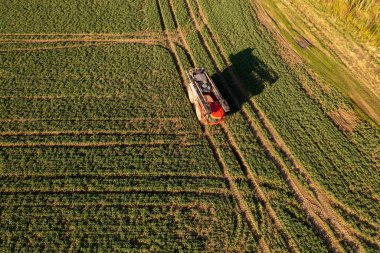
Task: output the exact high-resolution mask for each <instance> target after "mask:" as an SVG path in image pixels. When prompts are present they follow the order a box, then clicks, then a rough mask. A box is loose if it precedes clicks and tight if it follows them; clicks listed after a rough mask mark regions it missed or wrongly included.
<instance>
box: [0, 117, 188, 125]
mask: <svg viewBox="0 0 380 253" xmlns="http://www.w3.org/2000/svg"><path fill="white" fill-rule="evenodd" d="M180 120H181V118H57V119H51V118H0V123H28V122H38V121H95V122H96V121H123V122H129V123H136V122H144V121H145V122H171V123H178V124H180Z"/></svg>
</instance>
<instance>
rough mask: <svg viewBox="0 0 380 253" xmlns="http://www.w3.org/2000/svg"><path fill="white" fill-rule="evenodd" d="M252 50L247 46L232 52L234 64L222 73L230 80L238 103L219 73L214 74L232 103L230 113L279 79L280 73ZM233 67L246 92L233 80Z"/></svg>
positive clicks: (216, 81) (229, 83)
mask: <svg viewBox="0 0 380 253" xmlns="http://www.w3.org/2000/svg"><path fill="white" fill-rule="evenodd" d="M252 51H253V49H252V48H247V49H244V50H242V51H240V52H239V53H237V54H231V55H230V56H229V58H230V61H231V63H232V65H231V66H229V67H228V68H226V69H224V70H223V72H222V73H221V74H222V76H223V77H224V78H225V79H226V81H227V82H228V86H229V88H230V90H232V92H233V95H234V96H235V97H236V99H237V100H238V104H235V103H234V102H233V99H232V98H231V94H229V92H228V90H227V89H226V88H225V87H224V85H223V83H222V82H221V80H220V78H219V76H218V75H217V74H214V75H213V76H212V79H213V80H214V81H215V83H216V85H217V86H218V88H219V89H220V90H221V92H222V94H223V96H224V97H225V98H226V99H227V101H228V103H229V104H230V107H231V112H230V113H235V112H238V111H239V110H240V109H241V107H242V105H243V104H244V103H245V102H247V101H248V100H249V99H250V98H251V97H252V96H256V95H258V94H260V93H261V92H263V90H264V88H265V85H271V84H273V83H275V82H276V81H277V80H278V75H277V74H276V73H275V72H274V71H273V70H272V69H271V68H270V67H269V66H267V65H266V64H265V63H264V62H263V61H262V60H260V59H259V58H257V57H256V56H255V55H253V54H252ZM231 69H232V70H233V72H234V73H235V74H236V75H237V77H238V78H239V79H240V80H241V81H242V83H243V85H244V88H245V93H244V94H243V93H242V92H241V91H240V90H239V88H238V87H237V84H236V83H234V82H233V79H232V77H231V74H230V72H231Z"/></svg>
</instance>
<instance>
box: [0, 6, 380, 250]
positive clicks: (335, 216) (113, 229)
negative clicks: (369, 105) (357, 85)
mask: <svg viewBox="0 0 380 253" xmlns="http://www.w3.org/2000/svg"><path fill="white" fill-rule="evenodd" d="M3 7H4V8H3ZM256 7H257V6H256V5H255V4H254V3H253V1H246V0H237V1H227V0H222V1H220V0H218V1H216V0H210V1H206V0H157V1H153V0H149V1H142V0H139V1H133V3H129V2H126V1H84V2H81V3H77V2H75V1H63V2H62V1H61V2H59V1H42V2H40V3H37V2H30V1H7V2H6V1H3V2H2V3H0V10H1V11H2V13H1V18H0V20H1V21H3V24H4V25H3V26H2V27H1V28H0V33H1V34H0V37H1V39H2V41H3V42H5V43H2V44H0V202H1V204H0V249H1V250H2V251H11V252H19V251H25V252H29V251H38V252H45V251H49V252H52V251H53V252H71V251H80V252H93V251H97V252H110V251H112V252H257V251H258V250H261V251H267V250H270V251H273V252H328V251H329V250H336V251H355V250H356V249H357V248H359V249H363V250H365V251H368V252H371V251H373V252H375V251H376V250H377V249H379V244H378V242H377V241H376V239H377V238H378V231H379V227H380V216H379V213H378V212H377V210H379V208H380V202H379V201H378V200H379V196H380V188H379V185H378V182H379V180H380V174H379V172H378V165H379V160H378V154H379V152H378V151H376V150H377V149H378V147H379V140H380V131H379V128H378V127H376V126H374V125H373V124H371V123H369V122H368V121H366V120H365V119H362V118H360V119H359V120H358V122H357V124H355V126H354V127H353V128H352V129H350V131H347V129H346V128H344V127H342V125H340V124H339V122H337V120H336V117H335V116H334V115H335V114H332V112H335V111H337V110H339V109H341V108H346V109H347V110H352V111H354V110H353V109H352V108H355V106H354V105H353V104H352V102H350V101H349V100H347V99H346V98H345V97H344V96H342V94H341V93H339V92H338V91H337V90H335V89H334V88H329V91H328V92H327V91H326V90H323V89H322V88H321V86H320V84H319V83H318V82H317V81H316V80H315V79H314V78H312V76H311V75H310V72H309V71H308V69H307V68H306V67H305V66H304V65H302V64H299V65H294V64H290V62H289V61H288V60H289V59H287V58H286V57H284V55H283V54H281V52H282V51H281V50H283V48H282V47H281V45H278V42H277V41H276V40H275V38H274V37H273V34H272V33H271V32H270V31H268V30H267V29H266V27H265V26H263V24H262V23H260V22H262V19H261V18H260V15H261V14H260V10H258V9H257V8H256ZM5 9H13V10H14V11H13V14H12V15H11V14H9V12H6V11H4V10H5ZM51 10H54V11H53V13H51ZM47 13H50V14H47ZM44 14H45V15H44ZM79 14H83V15H79ZM30 20H35V22H31V21H30ZM29 23H30V26H28V25H27V24H29ZM232 27H233V28H232ZM16 33H17V34H18V35H15V34H16ZM99 33H102V35H100V34H99ZM128 33H129V35H128V37H125V36H127V35H126V34H128ZM96 34H97V35H96ZM117 34H123V36H124V37H123V36H121V35H117ZM115 36H116V39H115ZM59 38H64V40H63V41H59V42H57V41H54V40H56V39H59ZM133 39H138V42H136V41H133ZM104 40H107V41H104ZM191 66H204V67H206V68H207V69H208V71H209V72H210V73H211V74H212V75H213V78H214V80H215V81H216V83H217V85H218V86H219V87H220V89H221V91H222V92H223V94H224V95H225V96H226V98H227V99H228V101H229V103H230V105H231V107H232V113H230V114H229V115H228V116H227V117H226V120H225V122H224V123H223V124H222V125H218V126H212V127H211V126H203V125H200V124H199V122H198V121H197V120H196V116H195V113H194V111H193V109H192V107H191V104H190V103H189V102H188V99H187V94H186V92H185V85H186V84H185V82H186V80H184V75H183V74H184V73H183V70H184V69H187V68H189V67H191ZM331 115H333V116H331ZM334 117H335V118H334ZM357 117H361V116H360V115H357ZM342 231H345V232H342Z"/></svg>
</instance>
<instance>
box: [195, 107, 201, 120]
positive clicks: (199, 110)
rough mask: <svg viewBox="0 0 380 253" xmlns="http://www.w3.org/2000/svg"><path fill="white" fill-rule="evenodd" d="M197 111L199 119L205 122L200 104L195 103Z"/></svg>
mask: <svg viewBox="0 0 380 253" xmlns="http://www.w3.org/2000/svg"><path fill="white" fill-rule="evenodd" d="M195 113H196V114H197V118H198V120H199V121H200V122H202V123H203V119H202V112H201V108H200V107H199V105H198V104H195Z"/></svg>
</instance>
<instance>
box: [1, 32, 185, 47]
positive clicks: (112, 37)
mask: <svg viewBox="0 0 380 253" xmlns="http://www.w3.org/2000/svg"><path fill="white" fill-rule="evenodd" d="M1 36H5V37H6V38H5V39H4V38H1ZM9 36H10V34H5V35H4V34H3V35H1V34H0V45H6V44H54V43H73V45H57V46H51V47H35V48H30V47H29V48H9V49H1V50H0V52H11V51H40V50H54V49H66V48H76V47H86V46H99V45H112V44H123V43H124V44H125V43H132V44H145V45H162V46H165V44H164V43H165V42H167V40H168V36H169V37H170V38H171V40H173V41H174V42H175V43H176V44H178V45H180V43H179V40H178V38H179V35H178V32H177V31H173V32H170V33H167V34H162V33H158V32H155V33H154V32H150V33H149V32H148V33H144V32H141V33H139V32H136V33H131V34H77V35H75V34H67V35H63V34H62V35H61V36H60V38H50V37H51V36H57V35H54V34H51V35H48V34H46V35H39V36H37V37H39V38H18V37H20V36H22V37H28V36H29V37H34V36H36V34H29V35H28V34H22V35H14V36H11V38H9ZM49 36H50V37H49ZM126 36H130V37H126ZM14 37H16V38H14ZM46 37H48V38H46ZM78 44H79V45H78Z"/></svg>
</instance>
